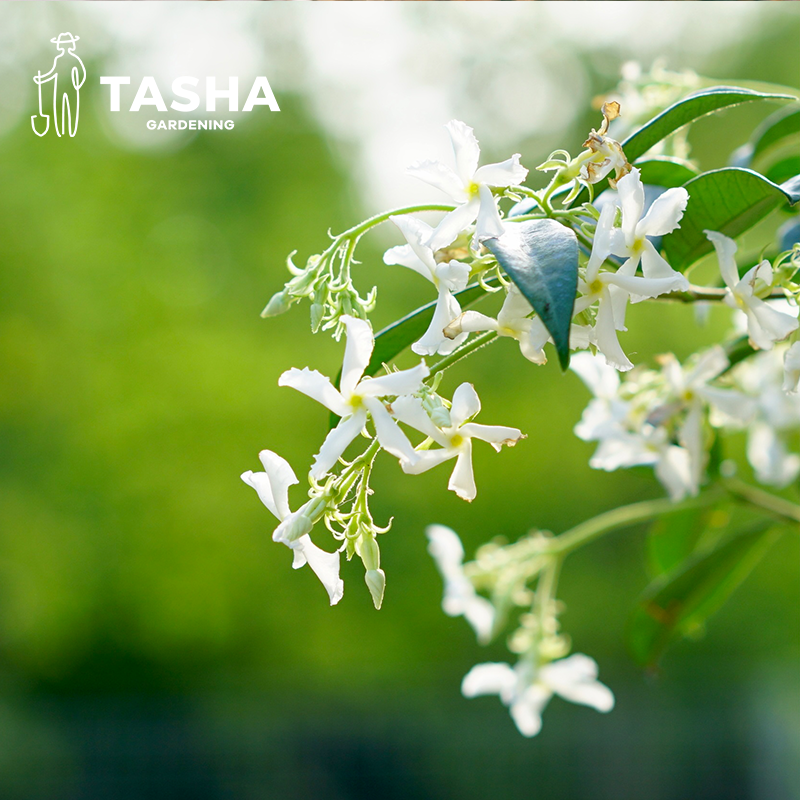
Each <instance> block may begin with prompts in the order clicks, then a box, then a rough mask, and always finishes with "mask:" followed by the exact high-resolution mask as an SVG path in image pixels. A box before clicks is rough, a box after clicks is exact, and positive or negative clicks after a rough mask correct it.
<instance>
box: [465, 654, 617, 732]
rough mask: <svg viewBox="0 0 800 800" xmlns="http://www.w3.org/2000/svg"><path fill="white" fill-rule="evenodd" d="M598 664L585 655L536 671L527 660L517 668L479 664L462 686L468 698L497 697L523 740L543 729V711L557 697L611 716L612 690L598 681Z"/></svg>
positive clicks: (553, 662) (612, 704)
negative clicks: (492, 695)
mask: <svg viewBox="0 0 800 800" xmlns="http://www.w3.org/2000/svg"><path fill="white" fill-rule="evenodd" d="M597 672H598V670H597V663H596V662H595V661H594V659H592V658H589V656H585V655H583V653H575V654H574V655H571V656H569V657H568V658H562V659H560V660H559V661H552V662H550V663H549V664H545V665H544V666H542V667H539V668H538V669H536V668H535V667H534V666H533V665H532V664H531V663H529V662H528V661H527V660H523V661H519V662H518V663H517V665H516V666H515V667H512V666H511V665H510V664H504V663H488V664H476V665H475V666H474V667H473V668H472V669H471V670H470V671H469V672H468V673H467V674H466V675H465V676H464V680H463V681H462V682H461V693H462V694H463V695H464V697H478V696H479V695H483V694H497V695H499V696H500V700H501V701H502V702H503V704H504V705H506V706H508V709H509V711H510V712H511V718H512V719H513V720H514V723H515V724H516V726H517V728H518V729H519V732H520V733H521V734H522V735H523V736H536V734H537V733H539V731H540V730H541V729H542V711H544V708H545V706H546V705H547V704H548V702H550V698H551V697H552V696H553V695H554V694H557V695H559V696H560V697H563V698H564V699H565V700H569V701H570V702H571V703H579V704H581V705H584V706H590V707H591V708H595V709H597V710H598V711H602V712H604V713H605V712H608V711H611V709H612V708H613V707H614V695H613V694H612V693H611V690H610V689H609V688H608V687H607V686H606V685H604V684H602V683H600V681H598V680H597Z"/></svg>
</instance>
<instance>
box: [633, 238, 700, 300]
mask: <svg viewBox="0 0 800 800" xmlns="http://www.w3.org/2000/svg"><path fill="white" fill-rule="evenodd" d="M642 274H643V275H644V276H645V278H656V279H661V278H665V279H666V278H671V279H672V280H673V281H674V287H673V289H672V291H676V292H677V291H681V292H685V291H686V290H687V289H688V288H689V281H688V279H687V278H686V276H685V275H682V274H681V273H680V272H676V271H675V270H674V269H672V267H671V266H670V265H669V264H668V263H667V262H666V260H665V259H664V258H662V256H661V255H660V254H659V253H658V251H657V250H656V248H655V247H653V243H652V242H650V241H647V240H645V243H644V250H642Z"/></svg>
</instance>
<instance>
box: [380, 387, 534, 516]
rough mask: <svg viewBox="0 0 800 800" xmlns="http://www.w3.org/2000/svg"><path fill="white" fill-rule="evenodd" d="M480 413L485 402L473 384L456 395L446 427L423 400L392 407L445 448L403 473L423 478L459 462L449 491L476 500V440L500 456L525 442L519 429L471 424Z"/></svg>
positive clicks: (425, 454) (420, 455) (424, 454)
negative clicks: (433, 418) (437, 422)
mask: <svg viewBox="0 0 800 800" xmlns="http://www.w3.org/2000/svg"><path fill="white" fill-rule="evenodd" d="M480 410H481V401H480V400H479V399H478V395H477V393H476V391H475V389H474V387H473V386H472V384H470V383H462V384H461V386H459V387H458V388H457V389H456V390H455V392H454V393H453V403H452V406H451V408H450V413H449V417H450V420H449V422H450V424H449V425H444V426H442V427H437V426H436V425H434V424H433V422H432V421H431V418H430V417H429V416H428V415H427V413H426V412H425V409H424V408H423V406H422V401H421V400H420V399H419V398H417V397H400V398H398V399H397V400H396V401H395V402H394V403H392V413H393V414H394V416H395V417H396V418H397V419H398V420H400V422H404V423H405V424H406V425H410V426H411V427H412V428H415V429H416V430H418V431H419V432H420V433H424V434H425V435H426V436H428V437H429V438H430V439H432V440H433V441H434V442H435V443H436V444H439V445H441V447H440V448H439V449H436V450H423V451H421V452H420V451H417V454H416V455H417V459H416V461H411V460H406V461H402V462H401V466H402V468H403V472H406V473H408V474H409V475H419V474H420V473H422V472H427V470H429V469H432V468H433V467H435V466H437V465H439V464H442V463H444V462H445V461H449V460H450V459H451V458H455V459H456V465H455V467H454V468H453V473H452V475H451V476H450V482H449V483H448V485H447V488H448V489H450V490H451V491H453V492H455V493H456V494H457V495H458V496H459V497H460V498H462V499H463V500H469V501H471V500H474V499H475V496H476V495H477V493H478V490H477V489H476V487H475V476H474V474H473V471H472V440H473V439H480V440H481V441H484V442H488V443H489V444H491V445H492V447H494V449H495V450H497V452H498V453H499V452H500V450H501V448H502V446H503V445H504V444H507V445H510V446H513V445H515V444H516V443H517V442H518V441H519V440H520V439H522V438H524V436H523V434H522V432H521V431H520V430H518V429H517V428H506V427H503V426H500V425H477V424H475V423H474V422H469V420H470V419H472V418H473V417H474V416H475V415H476V414H477V413H478V412H479V411H480Z"/></svg>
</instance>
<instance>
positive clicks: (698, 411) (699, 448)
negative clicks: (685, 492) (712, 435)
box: [678, 398, 706, 494]
mask: <svg viewBox="0 0 800 800" xmlns="http://www.w3.org/2000/svg"><path fill="white" fill-rule="evenodd" d="M703 417H704V415H703V404H702V402H701V401H700V399H699V398H696V399H695V400H694V401H693V402H692V404H691V406H690V407H689V413H688V414H687V415H686V419H685V420H684V421H683V424H682V425H681V427H680V431H679V435H678V439H679V441H680V443H681V444H682V445H683V446H684V447H685V448H686V450H687V451H688V453H689V466H690V470H691V473H690V474H691V488H690V490H689V493H690V494H697V491H698V489H699V487H700V481H701V479H702V477H703V470H704V469H705V465H706V448H705V431H704V430H703Z"/></svg>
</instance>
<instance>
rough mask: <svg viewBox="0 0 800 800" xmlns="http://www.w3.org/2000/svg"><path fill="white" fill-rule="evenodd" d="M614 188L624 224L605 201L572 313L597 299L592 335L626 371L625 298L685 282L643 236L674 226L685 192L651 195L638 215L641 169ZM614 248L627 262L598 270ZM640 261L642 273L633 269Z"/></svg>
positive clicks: (614, 363) (686, 284) (670, 288)
mask: <svg viewBox="0 0 800 800" xmlns="http://www.w3.org/2000/svg"><path fill="white" fill-rule="evenodd" d="M617 188H618V190H619V197H620V202H621V205H622V228H615V227H614V218H615V216H616V212H617V209H616V206H615V205H614V204H613V203H606V204H605V205H604V206H603V208H602V210H601V212H600V219H599V220H598V222H597V227H596V229H595V235H594V241H593V242H592V252H591V255H590V256H589V261H588V263H587V265H586V272H585V274H584V277H583V279H582V280H581V281H579V284H578V288H579V290H580V292H581V297H579V298H578V299H577V300H576V302H575V313H576V314H579V313H580V312H582V311H584V310H585V309H587V308H589V307H590V306H592V305H594V304H595V303H597V304H598V305H597V317H596V319H595V324H594V327H593V329H592V331H591V334H590V340H591V341H592V343H593V344H595V345H596V346H597V349H598V350H600V352H601V353H602V354H603V355H604V356H605V358H606V361H607V362H608V363H609V364H611V365H612V366H614V367H616V368H617V369H618V370H620V371H621V372H625V371H627V370H629V369H632V368H633V364H632V363H631V361H630V359H629V358H628V357H627V356H626V355H625V353H624V352H623V350H622V347H620V344H619V339H618V337H617V331H624V330H627V328H626V327H625V310H626V306H627V303H628V300H629V299H631V300H633V301H635V302H638V301H639V300H643V299H644V298H646V297H658V296H659V295H662V294H667V293H669V292H674V291H679V290H685V289H688V288H689V282H688V280H687V279H686V277H685V276H684V275H681V274H680V273H679V272H676V271H675V270H673V269H672V268H671V267H670V266H669V264H667V262H666V261H665V260H664V259H663V258H662V257H661V256H660V255H659V254H658V251H657V250H656V249H655V247H654V246H653V244H652V242H650V240H649V239H648V238H647V237H648V236H660V235H663V234H664V233H668V232H669V231H671V230H674V228H676V227H677V225H678V222H679V220H680V218H681V216H682V215H683V210H684V208H685V207H686V201H687V199H688V194H687V193H686V190H685V189H669V190H668V191H666V192H664V194H662V195H660V196H659V197H658V198H657V199H656V200H655V202H654V203H653V205H652V206H651V207H650V210H649V211H648V212H647V215H646V216H645V217H644V219H641V215H642V210H643V209H644V186H643V185H642V181H641V178H640V177H639V170H638V169H632V170H631V172H630V173H629V174H628V175H625V176H624V177H623V178H620V180H619V181H618V182H617ZM612 253H613V254H614V255H616V256H620V257H624V258H626V261H625V263H624V264H623V265H622V266H621V267H620V268H619V269H618V270H617V271H616V272H601V271H600V267H601V266H602V264H603V262H604V261H605V259H606V258H607V257H608V256H609V255H611V254H612ZM640 261H641V264H642V271H643V272H644V275H643V276H637V275H636V270H637V268H638V266H639V262H640Z"/></svg>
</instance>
